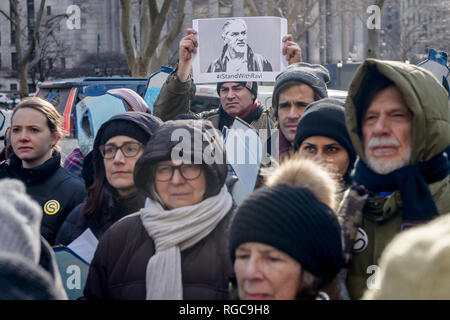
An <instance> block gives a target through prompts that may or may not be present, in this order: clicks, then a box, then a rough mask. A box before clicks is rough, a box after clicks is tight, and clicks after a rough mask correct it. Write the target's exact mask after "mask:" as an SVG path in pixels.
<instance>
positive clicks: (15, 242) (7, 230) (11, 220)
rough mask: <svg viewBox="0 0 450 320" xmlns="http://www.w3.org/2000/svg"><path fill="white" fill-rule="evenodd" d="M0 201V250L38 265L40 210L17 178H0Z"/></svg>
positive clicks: (39, 252) (39, 253)
mask: <svg viewBox="0 0 450 320" xmlns="http://www.w3.org/2000/svg"><path fill="white" fill-rule="evenodd" d="M0 203H1V206H0V252H1V251H3V252H5V251H6V252H11V253H15V254H18V255H21V256H23V257H25V258H27V259H29V260H31V261H33V262H35V263H36V264H38V263H39V258H40V255H41V234H40V229H41V220H42V209H41V208H40V206H39V205H38V204H37V202H35V201H34V200H32V199H31V198H30V197H29V196H28V195H27V194H26V193H25V185H24V184H23V183H22V182H21V181H19V180H12V179H3V180H1V181H0Z"/></svg>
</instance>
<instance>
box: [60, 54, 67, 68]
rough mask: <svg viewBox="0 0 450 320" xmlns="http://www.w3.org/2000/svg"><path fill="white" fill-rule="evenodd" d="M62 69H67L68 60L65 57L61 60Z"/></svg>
mask: <svg viewBox="0 0 450 320" xmlns="http://www.w3.org/2000/svg"><path fill="white" fill-rule="evenodd" d="M61 68H62V69H65V68H66V58H64V57H62V58H61Z"/></svg>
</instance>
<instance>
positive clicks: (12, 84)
mask: <svg viewBox="0 0 450 320" xmlns="http://www.w3.org/2000/svg"><path fill="white" fill-rule="evenodd" d="M9 90H10V91H17V83H11V84H10V85H9Z"/></svg>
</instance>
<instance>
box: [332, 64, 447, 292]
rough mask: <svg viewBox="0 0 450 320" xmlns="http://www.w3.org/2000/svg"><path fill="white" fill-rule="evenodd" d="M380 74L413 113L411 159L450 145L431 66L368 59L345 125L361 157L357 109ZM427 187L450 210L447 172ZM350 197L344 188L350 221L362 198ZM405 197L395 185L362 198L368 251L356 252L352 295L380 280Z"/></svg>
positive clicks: (443, 100)
mask: <svg viewBox="0 0 450 320" xmlns="http://www.w3.org/2000/svg"><path fill="white" fill-rule="evenodd" d="M376 73H380V74H382V75H384V76H385V77H387V78H388V79H390V80H391V81H393V82H394V83H395V85H396V86H397V87H398V88H399V90H400V91H401V92H402V94H403V96H404V99H405V101H406V104H407V105H408V107H409V109H410V111H411V112H412V114H413V120H412V121H413V142H412V143H413V145H412V153H411V160H410V164H411V165H415V164H418V163H421V162H425V161H428V160H430V159H431V158H433V157H434V156H436V155H438V154H439V153H442V152H443V151H444V150H445V149H446V148H447V147H448V146H449V145H450V125H449V108H448V101H447V100H448V98H447V93H446V91H445V89H444V88H443V87H442V86H441V85H440V84H439V82H438V81H437V79H436V78H435V77H434V76H433V75H432V74H431V73H430V72H429V71H427V70H425V69H422V68H420V67H418V66H415V65H411V64H405V63H401V62H396V61H380V60H376V59H367V60H366V61H365V62H364V63H363V64H362V65H361V66H360V67H359V69H358V70H357V71H356V74H355V76H354V77H353V80H352V82H351V84H350V88H349V91H348V97H347V100H346V115H345V116H346V124H347V130H348V131H349V134H350V138H351V140H352V143H353V145H354V147H355V150H356V152H357V153H358V155H359V157H360V159H361V160H362V161H363V162H365V163H367V161H366V157H365V154H364V147H363V142H362V139H361V136H360V134H359V132H361V129H360V128H361V124H360V123H358V121H359V118H360V114H362V111H363V110H360V109H358V108H362V106H361V104H362V103H361V100H362V98H361V97H362V96H363V95H365V94H366V92H367V93H368V92H369V91H370V88H371V87H372V86H373V79H376V77H372V76H373V75H374V74H376ZM371 80H372V81H371ZM428 187H429V190H430V192H431V195H432V196H433V199H434V201H435V203H436V206H437V208H438V211H439V213H440V214H445V213H450V180H449V176H448V175H447V177H446V178H444V179H443V180H440V181H437V182H434V183H432V184H429V185H428ZM352 196H355V193H353V194H352V193H351V192H347V193H346V195H345V196H344V200H343V202H342V203H341V205H342V204H345V203H347V205H348V204H349V203H350V205H348V206H347V208H343V209H342V208H341V209H340V211H341V215H342V216H343V217H345V215H346V214H347V215H348V216H351V215H352V216H353V217H351V218H349V219H347V221H351V223H352V224H353V225H356V224H355V223H354V222H355V219H354V216H358V214H357V213H355V212H353V213H350V212H349V211H348V210H350V211H351V210H352V208H351V203H354V204H355V203H357V201H358V199H348V197H352ZM346 197H347V199H346ZM352 201H353V202H352ZM403 201H407V199H401V197H400V192H399V191H398V190H397V191H394V192H393V193H391V194H390V195H388V196H381V195H377V196H373V197H368V198H367V200H366V201H365V202H363V203H364V206H363V207H362V214H361V212H360V214H359V216H360V220H359V221H360V223H359V226H360V228H361V229H362V230H364V232H365V233H366V234H367V240H368V241H367V247H366V248H365V249H364V250H359V252H352V254H351V258H350V261H349V270H348V277H347V288H348V290H349V293H350V296H351V297H352V298H353V299H358V298H360V297H361V296H362V294H363V293H364V291H365V290H366V289H367V288H368V286H370V285H373V284H376V282H375V277H376V271H377V265H378V259H379V257H380V256H381V253H382V251H383V250H384V248H385V247H386V245H387V244H388V243H389V242H390V241H391V240H392V238H393V237H394V236H395V235H396V234H398V233H399V232H400V231H401V224H402V202H403ZM356 207H357V205H356ZM353 209H355V207H354V208H353ZM346 210H347V212H345V211H346ZM360 211H361V210H360ZM344 220H345V219H344ZM341 222H342V220H341ZM344 223H345V222H344ZM349 224H350V223H349ZM353 228H354V226H353ZM344 229H345V228H344ZM354 231H355V230H354ZM355 233H356V232H354V234H355Z"/></svg>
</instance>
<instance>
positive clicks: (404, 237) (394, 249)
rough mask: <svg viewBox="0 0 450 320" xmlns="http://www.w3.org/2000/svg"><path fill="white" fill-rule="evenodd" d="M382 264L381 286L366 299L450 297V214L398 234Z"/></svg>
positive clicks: (389, 246) (365, 295)
mask: <svg viewBox="0 0 450 320" xmlns="http://www.w3.org/2000/svg"><path fill="white" fill-rule="evenodd" d="M379 267H380V268H379V274H378V275H377V277H380V278H379V279H378V280H377V281H379V282H378V284H379V287H378V289H373V290H368V291H366V292H365V294H364V296H363V299H366V300H371V299H378V300H398V299H402V300H403V299H408V300H416V299H433V300H438V299H446V300H448V299H450V214H446V215H445V216H443V217H439V218H437V219H435V220H433V221H432V222H430V223H428V224H426V225H423V226H419V227H415V228H413V229H411V230H408V231H405V232H402V233H400V234H399V235H397V236H396V237H395V238H394V239H393V240H392V242H391V243H390V244H389V245H388V246H387V247H386V249H385V251H384V252H383V254H382V256H381V258H380V265H379Z"/></svg>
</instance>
